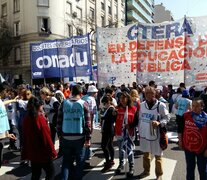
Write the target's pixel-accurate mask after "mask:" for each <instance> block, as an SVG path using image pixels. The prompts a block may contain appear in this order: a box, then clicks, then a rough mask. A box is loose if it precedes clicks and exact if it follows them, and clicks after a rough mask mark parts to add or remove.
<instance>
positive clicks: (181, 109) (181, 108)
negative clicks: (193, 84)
mask: <svg viewBox="0 0 207 180" xmlns="http://www.w3.org/2000/svg"><path fill="white" fill-rule="evenodd" d="M189 97H190V94H189V91H188V90H187V89H184V90H183V91H182V97H181V98H179V99H178V100H177V102H176V103H175V109H176V123H177V125H178V126H179V124H180V123H181V120H182V116H183V114H184V113H185V112H186V111H191V107H192V100H190V99H189Z"/></svg>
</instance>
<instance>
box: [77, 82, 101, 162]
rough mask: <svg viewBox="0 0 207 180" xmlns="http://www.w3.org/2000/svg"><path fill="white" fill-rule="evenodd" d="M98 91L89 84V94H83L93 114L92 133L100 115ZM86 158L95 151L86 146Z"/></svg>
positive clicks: (90, 156)
mask: <svg viewBox="0 0 207 180" xmlns="http://www.w3.org/2000/svg"><path fill="white" fill-rule="evenodd" d="M97 93H98V89H97V88H96V86H94V85H90V86H88V89H87V94H86V95H85V96H82V98H81V99H82V100H84V101H86V102H87V103H88V105H89V111H90V116H91V133H92V132H93V127H94V126H95V123H96V118H98V117H97V115H98V110H97V105H96V99H95V98H96V96H97ZM85 155H86V157H85V158H86V159H87V160H88V159H91V158H92V156H93V155H94V153H93V152H92V150H91V148H86V154H85Z"/></svg>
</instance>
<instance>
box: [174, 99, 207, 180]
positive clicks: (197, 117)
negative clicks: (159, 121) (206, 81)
mask: <svg viewBox="0 0 207 180" xmlns="http://www.w3.org/2000/svg"><path fill="white" fill-rule="evenodd" d="M203 108H204V102H203V101H202V100H201V99H198V98H197V99H196V98H195V99H193V101H192V111H188V112H186V113H184V115H183V117H182V119H181V122H180V123H179V127H178V138H179V147H180V148H181V149H183V150H184V152H185V160H186V180H194V179H195V166H196V164H197V167H198V172H199V176H200V178H199V179H200V180H206V178H207V176H206V157H207V138H206V137H207V114H206V113H205V112H204V111H203Z"/></svg>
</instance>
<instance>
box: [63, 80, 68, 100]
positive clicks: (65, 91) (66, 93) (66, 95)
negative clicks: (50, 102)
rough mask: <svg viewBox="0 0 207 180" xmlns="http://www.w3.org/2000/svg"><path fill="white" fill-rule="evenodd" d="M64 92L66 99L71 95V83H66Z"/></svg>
mask: <svg viewBox="0 0 207 180" xmlns="http://www.w3.org/2000/svg"><path fill="white" fill-rule="evenodd" d="M63 94H64V96H65V98H66V99H67V98H69V97H70V84H69V83H65V84H64V89H63Z"/></svg>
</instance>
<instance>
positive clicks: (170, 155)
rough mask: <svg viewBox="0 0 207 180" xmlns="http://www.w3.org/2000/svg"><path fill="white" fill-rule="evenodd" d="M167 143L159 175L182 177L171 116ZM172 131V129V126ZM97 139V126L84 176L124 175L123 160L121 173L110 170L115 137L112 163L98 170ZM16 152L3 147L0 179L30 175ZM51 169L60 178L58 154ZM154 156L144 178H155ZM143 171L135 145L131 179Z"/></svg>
mask: <svg viewBox="0 0 207 180" xmlns="http://www.w3.org/2000/svg"><path fill="white" fill-rule="evenodd" d="M168 129H169V130H171V131H169V132H168V134H169V141H170V143H169V146H168V148H167V150H165V151H164V158H163V167H164V175H163V177H162V179H163V180H171V179H172V180H183V179H185V172H186V171H185V168H186V167H185V159H184V153H183V151H181V150H180V149H179V148H178V147H177V144H176V141H177V138H176V137H177V135H176V133H174V132H172V130H173V129H175V121H174V118H173V119H171V122H170V123H169V128H168ZM174 131H175V130H174ZM100 139H101V133H100V130H98V129H96V130H94V134H93V140H92V142H93V145H92V147H93V152H94V153H95V155H94V156H93V157H92V159H91V160H90V161H87V163H86V166H85V170H84V178H83V179H84V180H93V179H97V178H98V179H99V180H106V179H117V180H118V179H126V174H125V170H126V171H128V170H127V168H128V167H127V164H126V166H125V167H126V168H125V169H124V170H123V172H122V173H121V175H115V173H114V170H115V169H116V168H117V166H118V148H117V146H116V141H115V149H116V155H115V166H114V167H113V168H112V170H111V171H109V172H107V173H105V174H102V173H101V172H100V170H101V169H102V168H103V164H104V159H103V152H102V150H101V148H100ZM55 147H56V149H58V147H59V145H58V141H56V146H55ZM19 155H20V153H19V152H11V151H9V150H8V148H6V149H5V153H4V159H8V160H9V163H8V164H5V165H4V166H3V167H2V168H1V169H0V179H1V180H7V179H8V180H14V179H23V180H27V179H30V177H31V171H30V167H29V166H27V165H23V166H20V164H19V161H20V156H19ZM54 162H55V167H56V168H55V170H56V178H55V179H57V180H58V179H60V169H61V158H60V159H56V160H55V161H54ZM154 167H155V163H154V158H152V163H151V171H150V176H149V177H147V178H145V179H147V180H152V179H155V177H156V176H155V173H154ZM142 171H143V169H142V153H141V152H140V151H139V146H136V150H135V174H134V178H133V179H138V178H137V176H138V175H139V174H140V173H141V172H142ZM196 179H198V173H197V170H196Z"/></svg>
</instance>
